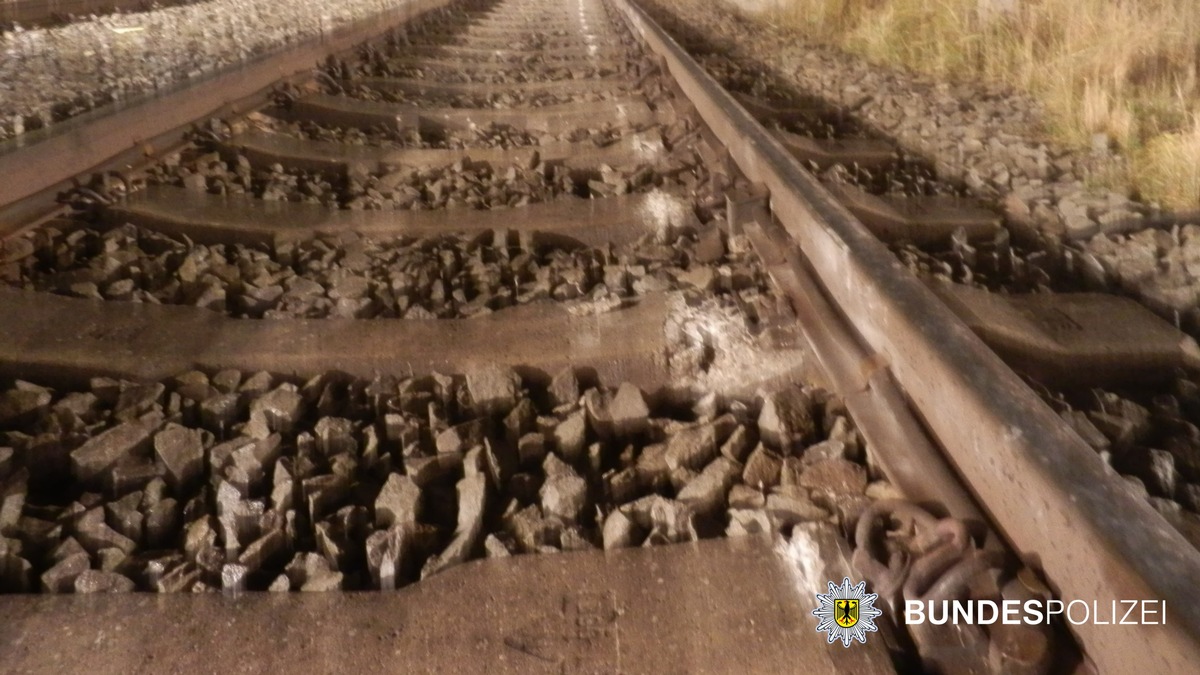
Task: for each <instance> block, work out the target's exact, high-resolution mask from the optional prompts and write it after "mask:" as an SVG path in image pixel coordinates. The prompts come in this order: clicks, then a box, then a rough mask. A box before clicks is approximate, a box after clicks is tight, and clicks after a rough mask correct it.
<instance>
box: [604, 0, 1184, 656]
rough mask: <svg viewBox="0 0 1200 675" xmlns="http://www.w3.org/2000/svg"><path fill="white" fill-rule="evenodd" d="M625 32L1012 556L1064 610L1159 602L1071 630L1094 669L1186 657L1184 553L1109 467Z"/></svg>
mask: <svg viewBox="0 0 1200 675" xmlns="http://www.w3.org/2000/svg"><path fill="white" fill-rule="evenodd" d="M614 2H615V4H616V5H617V6H618V7H619V8H620V9H621V11H622V13H623V14H624V15H625V16H626V18H627V20H628V21H629V23H630V25H631V27H632V28H633V30H634V32H635V34H637V35H639V36H641V38H642V39H643V40H644V41H645V43H646V44H647V45H648V46H649V47H650V48H651V49H652V50H654V51H655V52H657V53H658V54H659V55H661V56H662V57H663V58H664V59H665V61H666V65H667V68H668V70H669V72H670V74H671V75H672V77H673V78H674V79H675V80H676V81H677V82H678V84H679V86H680V88H681V89H682V90H683V91H684V93H685V94H686V95H687V96H688V98H689V99H690V100H691V101H692V103H693V104H694V105H695V106H696V107H697V109H698V111H699V113H700V116H701V118H702V119H703V120H704V121H705V123H706V124H707V125H708V126H709V127H710V128H711V129H712V131H713V133H714V134H715V135H716V137H717V138H718V139H719V140H721V141H722V142H723V143H724V144H725V145H726V147H727V148H728V149H729V152H730V154H731V156H732V158H733V160H734V162H735V163H736V164H737V166H738V168H739V169H741V171H742V172H743V173H744V174H745V175H746V176H747V177H748V178H749V179H750V180H751V181H755V182H759V183H762V184H763V185H765V186H766V188H767V189H768V190H769V191H770V205H771V208H772V210H773V212H774V214H775V215H776V217H777V218H778V219H779V220H780V221H781V222H782V224H783V225H784V227H785V228H786V230H787V231H788V233H789V234H790V235H791V237H792V238H793V239H794V241H795V242H796V243H797V244H798V245H799V247H800V249H801V250H802V251H803V253H804V254H805V256H806V257H807V259H808V261H809V263H810V264H811V266H812V269H813V270H814V272H815V273H816V275H817V277H818V279H819V282H820V283H821V284H822V285H823V287H824V292H825V293H827V294H828V295H829V297H830V298H831V299H832V300H833V301H834V303H835V304H836V306H837V307H839V308H840V310H841V311H842V312H843V313H844V315H845V316H846V317H847V318H848V319H849V320H850V322H851V323H852V324H853V325H854V326H855V327H856V328H857V330H858V332H859V333H860V335H861V337H862V339H863V340H864V342H865V343H866V344H867V345H868V346H869V347H870V348H871V349H872V350H874V351H875V352H876V353H877V356H878V357H879V358H880V359H882V360H883V361H884V362H885V363H886V364H887V366H888V368H889V369H890V371H891V373H892V375H893V376H894V377H895V379H896V382H897V383H898V384H899V385H900V386H901V387H902V388H903V390H904V392H905V393H906V394H907V396H908V398H909V399H910V401H911V402H912V404H913V406H914V407H915V408H916V410H917V411H918V413H919V414H920V416H921V417H922V418H923V420H924V422H925V424H926V425H927V427H928V429H929V430H930V432H931V433H932V434H933V436H934V437H935V438H936V439H937V440H938V442H939V443H940V444H941V446H942V447H943V450H944V452H945V453H946V456H947V458H948V460H949V461H950V463H951V464H952V465H953V466H954V467H955V468H956V469H957V471H958V473H959V474H960V476H961V477H962V478H963V480H964V481H965V482H966V483H967V485H968V486H969V487H970V489H971V491H972V492H973V493H974V494H975V496H976V498H977V499H978V501H979V502H980V503H981V504H982V505H983V507H984V509H985V510H986V512H987V513H988V515H989V516H990V517H991V518H992V520H993V521H994V522H995V523H996V524H997V526H998V527H999V528H1000V529H1001V530H1002V532H1003V534H1004V536H1005V537H1006V538H1007V539H1008V540H1009V541H1010V542H1011V543H1012V544H1013V547H1014V549H1015V550H1016V551H1017V552H1018V554H1019V555H1021V556H1022V558H1023V560H1024V561H1025V562H1026V563H1027V564H1029V565H1031V566H1032V567H1035V568H1039V569H1041V570H1043V571H1044V572H1045V573H1046V575H1047V576H1048V578H1049V580H1050V582H1051V586H1052V588H1053V590H1055V592H1057V593H1058V594H1059V596H1060V597H1061V598H1063V599H1065V600H1068V601H1070V600H1083V601H1086V602H1088V603H1091V602H1092V601H1096V602H1098V603H1099V604H1100V606H1102V607H1108V606H1109V605H1110V603H1111V602H1112V601H1116V600H1121V599H1167V600H1169V602H1168V603H1167V613H1166V616H1165V617H1164V624H1163V625H1158V626H1137V627H1131V628H1114V627H1110V626H1101V625H1095V624H1084V625H1078V626H1072V627H1071V628H1072V631H1073V632H1074V633H1075V634H1076V636H1077V637H1078V638H1079V640H1080V642H1081V644H1082V645H1083V648H1084V650H1085V652H1086V653H1087V657H1088V658H1089V659H1090V660H1091V661H1092V662H1093V663H1095V664H1096V665H1097V666H1098V667H1099V668H1100V669H1101V670H1102V671H1103V672H1135V671H1141V670H1153V671H1158V672H1184V671H1186V670H1188V669H1190V668H1193V667H1194V664H1195V663H1197V662H1198V661H1200V588H1198V587H1197V586H1196V583H1195V580H1196V579H1200V552H1197V551H1196V550H1195V549H1194V548H1193V547H1192V546H1191V545H1190V544H1189V543H1188V542H1187V541H1186V540H1185V539H1184V538H1183V537H1182V536H1181V535H1180V534H1179V533H1178V532H1176V531H1175V530H1174V528H1172V527H1171V526H1170V525H1169V524H1168V523H1167V522H1166V521H1165V520H1164V519H1163V518H1162V517H1161V516H1159V514H1158V513H1157V512H1155V511H1154V510H1153V508H1152V507H1151V506H1150V505H1149V504H1148V503H1146V502H1145V501H1143V500H1139V499H1137V498H1135V497H1134V496H1133V495H1132V494H1131V493H1130V492H1129V491H1128V490H1126V489H1125V488H1124V487H1123V486H1122V485H1121V484H1120V481H1119V480H1118V479H1117V477H1116V475H1115V474H1114V473H1113V472H1112V470H1111V469H1110V468H1109V467H1107V466H1106V465H1105V464H1104V463H1103V462H1102V461H1101V459H1100V458H1099V457H1098V456H1097V454H1096V453H1095V452H1094V451H1093V450H1092V449H1091V448H1090V447H1088V446H1087V444H1086V443H1084V441H1083V440H1082V439H1081V438H1079V436H1078V435H1077V434H1075V433H1074V432H1073V431H1072V430H1070V429H1069V428H1068V427H1067V426H1066V425H1065V424H1064V423H1063V422H1062V420H1061V419H1059V418H1058V416H1057V415H1055V414H1054V412H1053V411H1052V410H1050V408H1049V407H1048V406H1046V405H1045V404H1044V403H1043V402H1042V401H1041V400H1040V399H1038V398H1037V397H1036V396H1035V395H1034V394H1033V392H1032V391H1031V390H1030V389H1029V388H1028V387H1027V386H1026V385H1025V384H1024V383H1023V382H1022V381H1021V380H1020V378H1019V377H1018V376H1017V375H1016V374H1015V373H1014V372H1013V371H1012V370H1011V369H1010V368H1008V367H1007V366H1006V365H1005V364H1004V363H1003V362H1002V361H1000V359H999V358H998V357H997V356H996V355H995V354H994V353H993V352H992V351H991V350H989V349H988V348H987V347H986V346H985V345H984V344H983V343H982V342H981V341H980V340H979V339H978V338H976V337H975V335H974V334H972V333H971V332H970V330H969V329H968V328H967V327H966V326H965V325H963V324H962V323H961V322H960V321H959V320H958V319H957V318H956V317H955V316H954V315H953V314H951V312H950V311H949V310H948V309H947V308H946V307H945V306H943V305H942V304H941V303H940V302H939V301H938V300H937V299H936V298H935V297H934V296H933V295H932V293H931V292H929V291H928V290H927V289H926V288H925V287H924V286H923V285H921V284H920V282H919V281H918V280H917V279H916V278H915V277H913V276H912V275H911V273H909V272H908V271H907V270H906V269H905V268H904V267H903V266H902V265H901V263H900V262H899V261H898V260H897V259H896V258H895V256H893V255H892V254H891V252H890V251H888V249H887V248H886V247H885V246H884V245H883V244H882V243H881V242H879V241H878V240H877V239H876V238H875V237H874V236H873V235H871V234H870V233H869V232H868V231H867V230H866V229H865V228H864V227H863V225H862V224H861V223H859V222H858V221H857V220H856V219H855V218H854V217H853V216H852V215H851V214H850V213H849V212H848V211H847V210H846V209H845V208H844V207H842V206H841V205H840V204H838V203H837V201H836V200H835V199H834V198H833V197H832V195H830V194H829V193H828V191H826V190H825V189H824V188H823V187H822V186H821V185H820V184H819V182H818V181H817V180H816V179H815V178H814V177H813V176H812V175H811V174H810V173H809V172H808V171H806V170H805V169H804V168H803V167H802V166H801V165H800V164H799V163H798V162H797V161H796V160H795V159H793V158H792V157H791V156H790V154H789V153H788V152H787V151H786V150H785V149H784V148H783V146H782V145H781V144H780V143H779V142H778V140H776V139H775V138H774V137H772V136H771V135H770V134H769V133H767V132H766V131H765V130H764V129H763V128H762V127H761V126H760V125H759V124H758V123H757V122H756V121H755V120H754V118H752V117H751V116H750V114H749V113H747V112H746V111H745V110H744V109H743V108H742V107H741V106H740V105H739V104H738V103H737V101H736V100H735V99H734V98H733V97H732V96H731V95H730V94H729V93H728V92H726V91H725V90H724V89H722V88H721V87H720V85H719V84H718V83H717V82H716V81H715V80H714V79H713V78H712V77H710V76H709V75H708V74H707V73H706V72H705V71H704V70H703V69H702V67H701V66H700V65H699V64H697V63H696V62H695V61H694V60H692V59H691V57H690V56H688V55H687V53H686V52H685V51H684V49H683V48H682V47H680V46H679V44H678V43H676V42H675V41H674V40H673V39H672V38H671V37H670V36H669V35H668V34H667V33H666V32H665V31H663V30H662V29H661V28H660V27H659V26H657V25H656V24H655V23H654V22H653V21H652V20H651V19H649V17H648V16H647V15H646V14H645V13H644V12H643V11H642V10H641V9H640V8H638V7H636V6H634V5H633V4H632V2H631V0H614Z"/></svg>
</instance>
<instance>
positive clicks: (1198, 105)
mask: <svg viewBox="0 0 1200 675" xmlns="http://www.w3.org/2000/svg"><path fill="white" fill-rule="evenodd" d="M1005 4H1009V5H1012V6H1013V7H1014V8H1015V9H1014V10H1012V11H1008V12H1004V11H999V12H995V11H993V12H988V11H981V8H982V7H988V6H993V5H1005ZM768 16H769V18H770V19H771V20H772V21H773V22H775V23H777V24H779V25H782V26H786V27H788V28H791V29H793V30H796V31H798V32H799V33H800V34H801V35H802V36H804V37H805V38H807V39H809V40H812V41H815V42H820V43H826V44H832V45H834V46H837V47H841V48H843V49H846V50H847V51H850V52H853V53H856V54H860V55H862V56H864V57H866V58H867V59H869V60H871V61H874V62H877V63H884V64H888V65H892V66H900V67H904V68H908V69H911V70H914V71H917V72H923V73H927V74H930V75H933V76H936V77H942V78H948V79H960V80H971V79H985V80H988V81H992V82H997V83H1002V84H1006V85H1009V86H1012V87H1014V88H1016V89H1019V90H1023V91H1028V92H1030V93H1031V94H1032V95H1034V96H1035V97H1036V98H1037V99H1038V100H1039V101H1041V103H1042V104H1043V107H1044V114H1045V120H1046V126H1047V131H1048V132H1049V133H1050V134H1051V135H1052V136H1053V137H1054V139H1055V140H1058V141H1059V142H1061V143H1064V144H1067V145H1069V146H1073V147H1079V148H1088V147H1092V146H1093V144H1094V139H1095V137H1096V135H1097V134H1105V135H1106V136H1107V139H1108V141H1109V143H1110V144H1111V145H1112V146H1113V147H1115V148H1117V149H1118V150H1120V151H1121V152H1122V153H1123V154H1125V155H1126V157H1127V158H1128V160H1129V164H1130V171H1129V172H1128V174H1127V175H1128V176H1130V177H1131V178H1130V179H1129V180H1130V181H1132V182H1131V183H1130V184H1125V185H1120V186H1112V187H1120V188H1125V189H1128V190H1134V189H1136V190H1138V191H1140V192H1141V194H1142V195H1143V197H1145V198H1147V199H1150V200H1152V201H1157V202H1159V203H1161V204H1163V205H1164V206H1167V207H1168V208H1176V209H1191V208H1195V207H1197V206H1198V205H1200V180H1198V171H1200V122H1198V121H1197V120H1198V119H1200V86H1198V82H1197V79H1198V74H1197V71H1198V70H1200V2H1197V0H1007V2H1005V1H1003V0H999V1H997V0H776V4H775V6H774V9H773V10H772V11H771V12H770V14H769V15H768Z"/></svg>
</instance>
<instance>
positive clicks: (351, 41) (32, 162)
mask: <svg viewBox="0 0 1200 675" xmlns="http://www.w3.org/2000/svg"><path fill="white" fill-rule="evenodd" d="M451 2H452V0H408V2H405V3H404V4H403V5H401V6H400V7H397V8H395V9H393V10H389V11H386V12H380V13H379V14H377V15H375V16H373V17H370V18H368V19H364V20H362V21H359V22H357V23H355V24H352V25H350V26H347V27H345V28H343V29H342V30H340V31H335V32H333V33H331V34H329V35H322V36H320V37H314V38H310V39H308V40H306V41H304V42H301V43H299V44H289V45H287V46H286V47H284V48H282V49H280V50H278V51H276V52H273V53H271V54H269V55H267V56H265V57H262V58H259V59H257V60H254V61H250V62H247V63H243V64H239V65H235V66H231V67H229V68H227V69H225V70H222V71H219V72H217V73H216V74H214V75H213V76H211V77H209V78H203V79H197V80H188V81H185V82H181V83H179V84H178V85H176V86H175V88H174V89H172V90H170V91H168V93H165V94H161V95H148V96H145V97H141V98H136V99H133V100H131V101H129V102H126V103H123V104H114V105H109V106H103V107H101V108H98V109H96V110H94V111H91V112H89V113H86V114H84V115H81V116H80V117H78V118H76V119H72V120H67V121H65V122H62V123H61V124H56V125H52V126H50V127H48V128H46V129H42V130H38V131H35V132H31V133H29V134H26V135H23V136H19V137H17V138H16V139H13V140H11V141H8V142H5V143H4V144H0V176H4V177H5V180H4V181H3V182H0V205H10V204H14V203H16V202H17V201H19V200H23V199H25V198H28V197H31V196H33V195H37V194H40V193H43V192H45V191H47V190H52V189H54V188H55V187H57V186H59V185H62V184H64V183H65V182H67V181H70V180H71V179H72V178H74V177H75V176H78V175H80V174H82V173H86V172H88V171H92V170H94V168H95V167H99V166H101V165H103V164H104V163H106V162H107V161H108V160H110V159H111V158H113V157H114V156H116V155H118V154H120V153H122V152H126V151H128V150H129V149H130V148H138V147H139V146H142V145H144V144H145V143H146V142H147V141H148V140H149V139H151V138H154V137H156V136H160V135H162V134H166V133H175V132H181V131H183V130H185V129H187V128H189V127H190V126H191V125H192V124H194V123H195V122H196V120H202V119H204V118H206V117H209V116H211V115H212V114H213V113H214V112H215V111H217V110H219V109H220V108H221V107H222V106H223V105H224V104H225V103H227V102H230V101H237V100H240V99H244V98H246V97H249V96H252V95H254V94H256V93H258V92H261V91H263V90H265V89H267V88H269V87H270V86H272V85H273V84H275V83H277V82H279V81H280V80H282V79H284V78H287V77H289V76H292V75H294V74H296V73H299V72H302V71H305V70H308V69H311V68H312V67H314V66H315V65H316V64H317V63H318V61H320V60H321V59H322V58H324V57H326V56H328V55H329V54H335V53H337V52H340V51H343V50H345V49H349V48H352V47H354V46H356V45H358V44H359V43H361V42H363V41H365V40H368V39H370V38H373V37H376V36H378V35H379V33H380V26H386V25H390V26H398V25H402V24H404V23H406V22H408V21H410V20H411V19H413V18H416V17H418V16H420V15H422V14H424V13H426V12H429V11H431V10H435V9H439V8H441V7H445V6H448V5H450V4H451ZM10 148H11V149H10ZM10 225H11V224H10ZM3 226H4V224H3V223H0V228H3Z"/></svg>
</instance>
